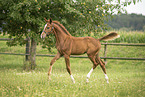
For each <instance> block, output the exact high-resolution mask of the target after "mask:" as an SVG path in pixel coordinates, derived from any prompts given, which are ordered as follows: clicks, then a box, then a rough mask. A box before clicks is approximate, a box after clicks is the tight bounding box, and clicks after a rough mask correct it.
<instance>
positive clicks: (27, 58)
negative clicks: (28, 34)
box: [25, 38, 30, 61]
mask: <svg viewBox="0 0 145 97" xmlns="http://www.w3.org/2000/svg"><path fill="white" fill-rule="evenodd" d="M29 54H30V39H29V38H27V43H26V56H25V58H26V59H25V60H26V61H28V60H29Z"/></svg>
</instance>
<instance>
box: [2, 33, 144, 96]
mask: <svg viewBox="0 0 145 97" xmlns="http://www.w3.org/2000/svg"><path fill="white" fill-rule="evenodd" d="M143 35H144V34H143ZM1 37H3V36H1ZM0 52H7V53H25V46H22V47H21V46H16V47H8V46H6V42H3V41H0ZM53 52H54V53H56V49H53ZM46 53H48V54H49V53H50V52H48V50H47V49H43V48H42V47H41V46H40V45H39V46H38V47H37V54H46ZM100 56H103V46H102V50H101V52H100ZM107 56H108V57H134V58H135V57H139V58H144V57H145V47H126V46H124V47H121V46H108V48H107ZM51 59H52V57H38V56H37V57H36V63H37V67H36V69H35V70H34V71H29V72H26V71H24V70H23V64H24V62H25V57H24V56H16V55H0V97H39V96H40V97H144V96H145V61H133V60H130V61H128V60H107V65H106V70H107V75H108V77H109V82H110V83H109V84H107V83H106V80H105V78H104V74H103V72H102V70H101V68H100V66H98V67H97V68H96V69H95V70H94V71H93V73H92V75H91V78H90V82H89V83H86V75H87V74H88V72H89V71H90V69H91V68H92V63H91V62H90V60H89V59H87V58H81V59H80V58H71V59H70V60H71V70H72V74H73V76H74V78H75V81H76V83H75V84H73V83H72V81H71V79H70V76H69V74H68V73H67V71H66V69H65V68H66V67H65V61H64V59H63V58H61V59H59V60H58V61H56V63H55V64H54V66H53V71H52V75H51V79H52V80H51V81H49V82H48V81H47V71H48V68H49V63H50V61H51Z"/></svg>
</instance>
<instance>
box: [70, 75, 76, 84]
mask: <svg viewBox="0 0 145 97" xmlns="http://www.w3.org/2000/svg"><path fill="white" fill-rule="evenodd" d="M70 77H71V80H72V82H73V83H75V79H74V77H73V76H72V75H70Z"/></svg>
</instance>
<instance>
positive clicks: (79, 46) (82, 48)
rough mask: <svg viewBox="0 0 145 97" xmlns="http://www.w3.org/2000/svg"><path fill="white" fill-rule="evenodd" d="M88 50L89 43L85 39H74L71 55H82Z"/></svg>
mask: <svg viewBox="0 0 145 97" xmlns="http://www.w3.org/2000/svg"><path fill="white" fill-rule="evenodd" d="M86 52H87V43H86V42H85V41H74V42H73V44H72V49H71V55H80V54H84V53H86Z"/></svg>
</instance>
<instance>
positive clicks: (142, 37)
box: [92, 30, 145, 43]
mask: <svg viewBox="0 0 145 97" xmlns="http://www.w3.org/2000/svg"><path fill="white" fill-rule="evenodd" d="M110 32H117V33H118V34H119V35H120V37H119V38H117V39H115V40H113V41H108V43H110V42H111V43H145V32H140V31H130V32H127V31H120V30H118V31H109V32H107V33H98V34H97V36H95V38H100V37H103V36H104V35H107V34H108V33H110ZM92 36H93V37H94V34H92Z"/></svg>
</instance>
